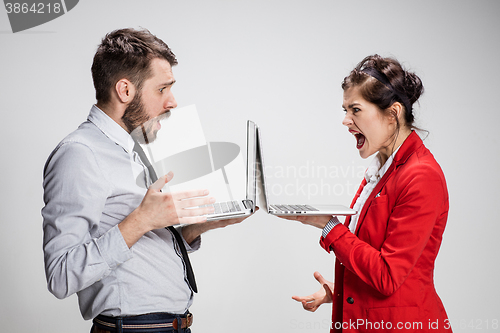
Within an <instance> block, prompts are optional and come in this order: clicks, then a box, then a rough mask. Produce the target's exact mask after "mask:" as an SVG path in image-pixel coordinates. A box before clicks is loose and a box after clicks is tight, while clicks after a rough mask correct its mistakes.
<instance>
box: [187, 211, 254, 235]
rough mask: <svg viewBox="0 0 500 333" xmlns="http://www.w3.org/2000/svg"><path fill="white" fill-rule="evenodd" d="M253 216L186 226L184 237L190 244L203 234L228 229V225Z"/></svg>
mask: <svg viewBox="0 0 500 333" xmlns="http://www.w3.org/2000/svg"><path fill="white" fill-rule="evenodd" d="M258 210H259V207H255V212H256V211H258ZM255 212H253V214H255ZM253 214H252V215H253ZM252 215H249V216H245V217H240V218H235V219H227V220H219V221H209V222H205V223H197V224H190V225H186V226H184V227H183V228H182V236H183V237H184V239H185V240H186V242H187V243H188V244H190V243H191V242H193V241H194V240H195V239H196V238H197V237H198V236H199V235H201V234H202V233H205V232H207V231H209V230H212V229H219V228H224V227H227V226H228V225H232V224H237V223H241V222H243V221H244V220H245V219H247V218H249V217H250V216H252Z"/></svg>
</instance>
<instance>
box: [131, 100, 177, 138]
mask: <svg viewBox="0 0 500 333" xmlns="http://www.w3.org/2000/svg"><path fill="white" fill-rule="evenodd" d="M169 116H170V111H166V112H165V113H162V114H161V115H159V116H157V117H154V118H151V119H150V118H149V117H148V116H147V114H146V111H145V109H144V104H143V103H142V94H140V93H138V94H136V95H135V96H134V99H133V100H132V102H131V103H130V104H129V105H128V106H127V108H126V109H125V112H124V114H123V117H122V121H123V123H124V124H125V126H126V127H127V129H128V131H129V132H130V135H131V136H132V138H133V139H134V140H136V141H137V142H139V143H141V144H148V143H150V142H153V141H154V140H156V138H157V132H158V129H157V128H156V127H157V123H158V122H159V121H161V120H163V119H165V118H167V117H169Z"/></svg>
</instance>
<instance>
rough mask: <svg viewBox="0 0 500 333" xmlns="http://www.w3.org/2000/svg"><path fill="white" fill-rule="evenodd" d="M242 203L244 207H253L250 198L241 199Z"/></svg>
mask: <svg viewBox="0 0 500 333" xmlns="http://www.w3.org/2000/svg"><path fill="white" fill-rule="evenodd" d="M243 204H244V205H245V208H246V209H253V201H252V200H243Z"/></svg>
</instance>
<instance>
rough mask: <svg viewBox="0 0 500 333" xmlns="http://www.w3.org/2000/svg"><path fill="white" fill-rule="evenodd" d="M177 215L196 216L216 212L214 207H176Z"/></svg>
mask: <svg viewBox="0 0 500 333" xmlns="http://www.w3.org/2000/svg"><path fill="white" fill-rule="evenodd" d="M176 211H177V216H178V217H179V218H183V217H195V216H202V215H206V214H210V213H213V212H214V208H213V207H202V208H191V209H183V208H181V209H176Z"/></svg>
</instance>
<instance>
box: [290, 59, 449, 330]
mask: <svg viewBox="0 0 500 333" xmlns="http://www.w3.org/2000/svg"><path fill="white" fill-rule="evenodd" d="M342 89H343V90H344V101H343V108H344V110H345V112H346V115H345V118H344V120H343V122H342V123H343V124H344V125H345V126H347V128H348V130H349V132H350V133H352V134H353V135H354V137H355V142H356V148H357V149H358V151H359V154H360V155H361V157H362V158H367V157H369V156H371V155H373V154H375V153H376V156H375V158H374V160H373V162H372V164H371V165H370V167H369V168H368V169H367V171H366V174H365V178H364V179H363V181H362V183H361V186H360V187H359V190H358V191H357V193H356V195H355V197H354V200H353V202H352V205H351V207H353V208H354V209H355V210H356V211H357V212H358V213H357V214H356V215H354V216H352V217H348V218H347V219H346V221H345V223H344V224H341V223H340V222H339V221H338V220H337V218H336V217H331V216H316V217H298V218H291V219H297V220H299V221H301V222H303V223H306V224H309V225H313V226H316V227H318V228H321V229H323V236H322V237H321V240H320V244H321V246H322V247H323V248H324V249H325V250H326V251H327V252H330V251H333V252H334V253H335V256H336V263H335V285H333V284H332V283H331V282H328V281H326V280H325V279H324V278H323V277H322V276H321V274H319V273H318V272H316V273H315V274H314V275H315V277H316V279H317V280H318V281H319V282H320V283H321V284H322V288H321V289H320V291H318V292H317V293H315V294H312V295H310V296H306V297H298V296H295V297H293V298H294V299H295V300H297V301H300V302H302V305H303V307H304V309H306V310H309V311H315V310H316V309H317V308H318V307H319V306H320V305H321V304H323V303H330V302H332V303H333V315H332V330H331V332H389V331H396V330H397V331H404V332H442V331H446V332H450V331H451V327H450V326H451V325H450V323H449V321H448V318H447V315H446V312H445V309H444V307H443V304H442V303H441V300H440V298H439V296H438V295H437V293H436V291H435V289H434V282H433V274H434V273H433V271H434V261H435V259H436V256H437V254H438V251H439V247H440V244H441V239H442V235H443V232H444V228H445V225H446V220H447V216H448V192H447V188H446V181H445V178H444V175H443V172H442V170H441V168H440V167H439V164H438V163H437V162H436V161H435V159H434V157H433V156H432V154H431V153H430V151H429V150H428V149H427V148H426V147H425V146H424V144H423V142H422V140H421V139H420V137H419V136H418V135H417V133H416V132H415V131H414V130H415V129H416V128H415V127H414V125H413V121H414V117H413V112H412V105H413V104H414V103H415V102H416V101H417V100H418V98H419V97H420V95H421V94H422V92H423V86H422V82H421V81H420V79H419V78H418V76H417V75H415V74H414V73H410V72H407V71H405V70H404V69H403V68H402V66H401V65H400V63H399V62H398V61H397V60H395V59H391V58H382V57H380V56H378V55H374V56H368V57H366V58H365V59H364V60H363V61H361V62H360V63H359V64H358V66H357V67H356V68H355V69H354V70H353V71H352V72H351V73H350V74H349V76H347V77H346V78H345V79H344V81H343V83H342Z"/></svg>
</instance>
